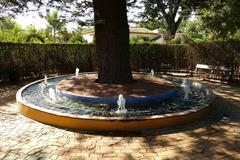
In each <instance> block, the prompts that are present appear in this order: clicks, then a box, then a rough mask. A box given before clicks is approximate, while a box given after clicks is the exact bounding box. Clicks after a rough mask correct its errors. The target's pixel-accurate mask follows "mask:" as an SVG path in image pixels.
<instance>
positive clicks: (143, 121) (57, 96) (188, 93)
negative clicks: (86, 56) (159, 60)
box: [17, 69, 214, 131]
mask: <svg viewBox="0 0 240 160" xmlns="http://www.w3.org/2000/svg"><path fill="white" fill-rule="evenodd" d="M95 79H96V74H95V73H79V70H77V69H76V74H75V75H64V76H58V77H52V78H47V77H46V76H45V78H44V79H43V80H38V81H35V82H33V83H31V84H28V85H26V86H24V87H23V88H21V89H20V90H19V91H18V93H17V103H18V110H19V112H20V113H21V114H23V115H24V116H26V117H29V118H31V119H34V120H37V121H40V122H43V123H46V124H50V125H54V126H58V127H64V128H78V129H84V130H107V131H118V130H119V131H136V130H145V129H155V128H160V127H167V126H171V125H176V124H182V123H187V122H191V121H193V120H196V119H198V118H200V117H202V116H204V115H206V114H207V113H208V111H209V110H210V109H211V105H210V104H211V103H212V101H213V99H214V95H213V93H212V92H211V91H209V90H208V89H206V88H205V87H204V86H203V85H201V84H200V83H197V82H190V81H188V80H182V79H177V78H174V77H169V76H160V75H157V74H156V73H154V71H153V70H151V73H150V75H147V74H140V73H136V74H134V79H136V80H137V82H136V83H132V84H127V85H107V84H98V83H96V82H95Z"/></svg>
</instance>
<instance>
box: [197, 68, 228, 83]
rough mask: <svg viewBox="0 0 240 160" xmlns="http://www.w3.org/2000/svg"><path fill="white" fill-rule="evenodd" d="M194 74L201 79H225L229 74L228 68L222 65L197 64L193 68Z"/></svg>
mask: <svg viewBox="0 0 240 160" xmlns="http://www.w3.org/2000/svg"><path fill="white" fill-rule="evenodd" d="M194 73H195V76H196V77H201V78H203V79H217V80H220V81H223V80H226V79H227V78H228V76H229V69H228V68H226V67H223V66H215V65H206V64H197V65H196V68H195V71H194Z"/></svg>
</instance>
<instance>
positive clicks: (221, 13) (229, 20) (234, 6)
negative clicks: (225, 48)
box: [198, 0, 240, 39]
mask: <svg viewBox="0 0 240 160" xmlns="http://www.w3.org/2000/svg"><path fill="white" fill-rule="evenodd" d="M209 3H210V6H211V7H209V8H206V9H202V10H198V14H199V19H200V20H201V21H202V25H203V28H205V30H208V32H209V33H212V37H213V38H214V39H215V38H222V39H224V38H226V37H229V36H233V35H234V34H235V33H236V32H237V30H238V29H239V28H240V1H239V0H231V1H229V0H213V1H210V2H209Z"/></svg>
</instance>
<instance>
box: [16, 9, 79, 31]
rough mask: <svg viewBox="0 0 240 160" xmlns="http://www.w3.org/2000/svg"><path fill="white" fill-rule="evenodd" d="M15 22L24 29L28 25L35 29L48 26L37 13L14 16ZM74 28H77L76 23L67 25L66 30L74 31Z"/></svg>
mask: <svg viewBox="0 0 240 160" xmlns="http://www.w3.org/2000/svg"><path fill="white" fill-rule="evenodd" d="M15 20H16V22H17V23H18V24H20V25H21V27H22V28H24V29H25V28H26V27H28V26H30V25H34V26H35V27H36V28H37V29H45V28H46V27H47V24H48V23H47V21H46V20H45V19H43V18H41V17H40V16H39V15H38V13H37V12H31V13H29V14H27V15H18V16H16V18H15ZM76 28H77V24H76V23H68V24H67V29H68V30H74V29H76Z"/></svg>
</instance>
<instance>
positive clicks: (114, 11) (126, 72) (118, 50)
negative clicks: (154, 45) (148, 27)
mask: <svg viewBox="0 0 240 160" xmlns="http://www.w3.org/2000/svg"><path fill="white" fill-rule="evenodd" d="M93 5H94V20H95V37H96V52H97V58H98V80H97V82H99V83H108V84H113V83H114V84H124V83H130V82H133V78H132V71H131V67H130V63H129V26H128V21H127V5H126V0H93Z"/></svg>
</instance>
